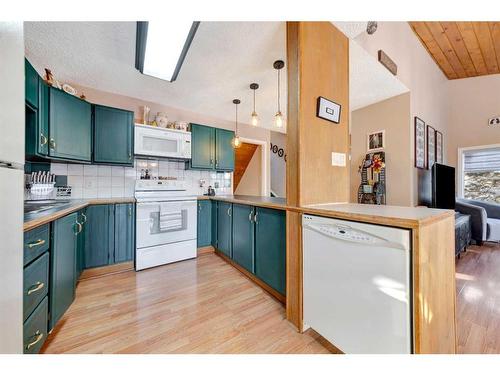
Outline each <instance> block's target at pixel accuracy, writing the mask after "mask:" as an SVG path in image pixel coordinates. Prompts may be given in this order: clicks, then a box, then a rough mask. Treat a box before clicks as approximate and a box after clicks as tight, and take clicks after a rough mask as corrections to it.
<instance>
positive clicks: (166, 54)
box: [142, 20, 199, 82]
mask: <svg viewBox="0 0 500 375" xmlns="http://www.w3.org/2000/svg"><path fill="white" fill-rule="evenodd" d="M198 25H199V22H186V21H181V20H177V21H176V20H169V21H168V22H159V21H152V22H148V26H147V39H146V48H145V53H144V60H143V61H144V65H143V69H142V73H144V74H147V75H150V76H154V77H158V78H161V79H164V80H167V81H170V82H172V81H175V79H176V78H177V75H178V74H179V71H180V69H181V66H182V63H183V61H184V58H185V57H186V54H187V51H188V50H189V46H190V45H191V41H192V40H193V37H194V34H195V33H196V30H197V28H198Z"/></svg>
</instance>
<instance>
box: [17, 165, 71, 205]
mask: <svg viewBox="0 0 500 375" xmlns="http://www.w3.org/2000/svg"><path fill="white" fill-rule="evenodd" d="M55 180H56V176H55V175H53V174H49V173H46V172H38V173H32V174H31V176H30V177H29V180H28V181H27V183H26V199H27V200H48V199H56V198H58V197H70V196H71V186H55V185H56V181H55Z"/></svg>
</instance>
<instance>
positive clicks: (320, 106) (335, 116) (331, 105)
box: [316, 96, 341, 124]
mask: <svg viewBox="0 0 500 375" xmlns="http://www.w3.org/2000/svg"><path fill="white" fill-rule="evenodd" d="M340 111H341V106H340V104H337V103H335V102H332V101H331V100H328V99H326V98H323V97H322V96H319V97H318V102H317V108H316V116H317V117H319V118H322V119H324V120H327V121H331V122H334V123H336V124H338V123H339V122H340Z"/></svg>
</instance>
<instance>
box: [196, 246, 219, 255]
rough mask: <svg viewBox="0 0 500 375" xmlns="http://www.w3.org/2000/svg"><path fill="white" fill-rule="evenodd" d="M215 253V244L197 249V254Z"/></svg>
mask: <svg viewBox="0 0 500 375" xmlns="http://www.w3.org/2000/svg"><path fill="white" fill-rule="evenodd" d="M213 253H215V248H214V247H213V246H204V247H199V248H198V249H197V255H198V256H200V255H204V254H213Z"/></svg>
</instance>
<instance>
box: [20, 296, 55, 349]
mask: <svg viewBox="0 0 500 375" xmlns="http://www.w3.org/2000/svg"><path fill="white" fill-rule="evenodd" d="M48 312H49V303H48V297H45V298H44V299H43V301H42V302H40V304H39V305H38V307H37V308H36V309H35V311H33V314H31V316H30V317H29V318H28V320H26V322H25V323H24V326H23V343H24V345H23V346H24V348H23V349H24V354H36V353H38V352H39V351H40V348H41V347H42V345H43V343H44V342H45V340H46V339H47V317H48Z"/></svg>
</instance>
